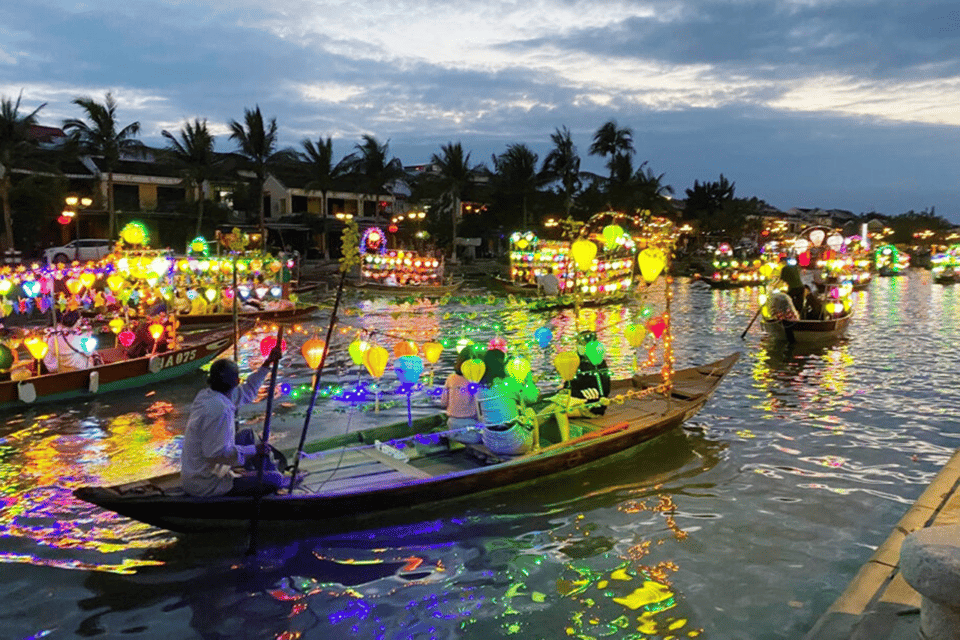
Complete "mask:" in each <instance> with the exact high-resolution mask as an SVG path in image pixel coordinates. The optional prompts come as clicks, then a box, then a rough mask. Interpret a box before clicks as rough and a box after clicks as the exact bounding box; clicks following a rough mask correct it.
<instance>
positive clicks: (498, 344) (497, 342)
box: [487, 336, 507, 353]
mask: <svg viewBox="0 0 960 640" xmlns="http://www.w3.org/2000/svg"><path fill="white" fill-rule="evenodd" d="M487 348H488V349H497V350H498V351H503V352H504V353H506V352H507V341H506V340H505V339H504V338H503V337H502V336H497V337H496V338H490V342H488V343H487Z"/></svg>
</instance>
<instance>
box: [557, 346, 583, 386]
mask: <svg viewBox="0 0 960 640" xmlns="http://www.w3.org/2000/svg"><path fill="white" fill-rule="evenodd" d="M553 366H554V367H555V368H556V370H557V373H559V374H560V377H561V378H563V381H564V382H570V381H571V380H573V378H574V376H576V375H577V369H578V368H579V367H580V356H578V355H577V353H576V351H563V352H561V353H558V354H557V355H556V356H555V357H554V359H553Z"/></svg>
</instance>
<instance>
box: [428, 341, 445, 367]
mask: <svg viewBox="0 0 960 640" xmlns="http://www.w3.org/2000/svg"><path fill="white" fill-rule="evenodd" d="M441 353H443V345H442V344H440V343H439V342H425V343H423V356H424V357H425V358H426V359H427V362H429V363H430V364H435V363H436V362H437V360H439V359H440V354H441Z"/></svg>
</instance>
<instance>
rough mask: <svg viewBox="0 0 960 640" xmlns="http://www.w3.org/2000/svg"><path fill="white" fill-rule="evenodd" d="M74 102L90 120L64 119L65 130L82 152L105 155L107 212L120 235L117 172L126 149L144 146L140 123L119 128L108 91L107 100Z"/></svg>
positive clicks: (114, 230) (111, 224)
mask: <svg viewBox="0 0 960 640" xmlns="http://www.w3.org/2000/svg"><path fill="white" fill-rule="evenodd" d="M73 104H75V105H77V106H78V107H80V108H81V109H83V111H84V113H85V114H86V117H87V120H89V122H84V121H83V120H78V119H77V118H70V119H67V120H64V121H63V130H64V132H66V133H69V134H71V137H72V138H73V141H74V142H76V143H77V144H78V145H79V150H80V152H81V153H86V154H89V155H92V156H100V157H101V158H103V167H104V169H106V172H107V213H108V214H109V219H110V237H111V238H113V237H114V236H115V235H116V231H117V229H116V227H117V219H116V211H115V210H114V207H113V172H114V170H115V169H116V168H117V163H119V162H120V156H121V155H123V154H124V153H128V152H132V151H137V150H139V149H141V148H142V147H143V145H142V144H141V143H140V141H139V140H137V139H136V138H135V136H136V135H137V134H139V133H140V123H139V122H131V123H130V124H128V125H127V126H125V127H123V128H121V129H119V130H118V125H117V102H116V100H114V99H113V95H111V94H110V93H109V92H107V94H106V97H105V100H104V102H103V104H100V103H99V102H97V101H95V100H93V99H92V98H76V99H74V100H73Z"/></svg>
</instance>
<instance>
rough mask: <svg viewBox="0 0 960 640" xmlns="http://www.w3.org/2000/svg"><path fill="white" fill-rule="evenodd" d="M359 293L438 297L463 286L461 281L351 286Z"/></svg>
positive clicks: (369, 283) (360, 284) (361, 283)
mask: <svg viewBox="0 0 960 640" xmlns="http://www.w3.org/2000/svg"><path fill="white" fill-rule="evenodd" d="M352 286H353V287H354V288H355V289H357V290H358V291H361V292H373V293H378V294H389V295H395V296H417V297H424V298H430V297H440V296H445V295H447V294H449V293H455V292H456V291H457V290H459V289H460V287H462V286H463V280H462V279H461V280H453V281H451V282H448V283H446V284H410V285H399V284H398V285H391V284H381V283H379V282H370V281H361V282H358V283H356V284H354V285H352Z"/></svg>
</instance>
